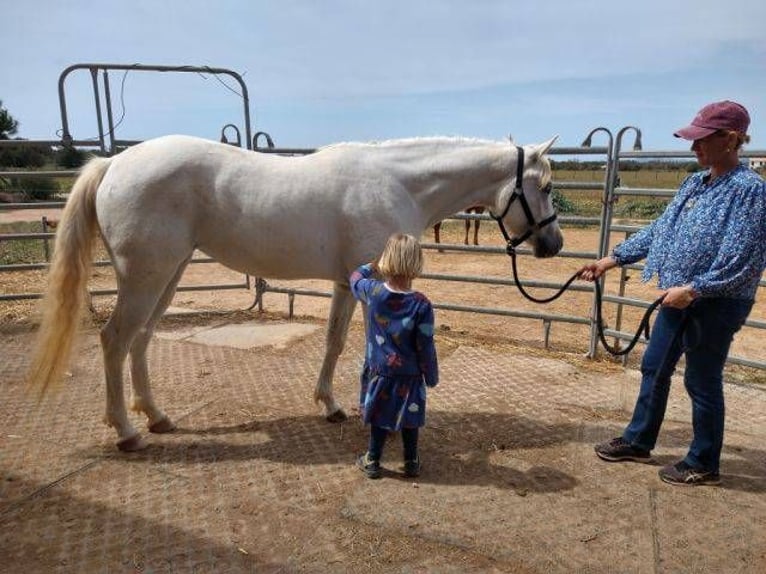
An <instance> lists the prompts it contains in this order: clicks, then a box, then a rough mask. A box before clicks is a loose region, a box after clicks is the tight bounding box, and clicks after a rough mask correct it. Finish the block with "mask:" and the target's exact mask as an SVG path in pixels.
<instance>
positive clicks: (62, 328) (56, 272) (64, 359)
mask: <svg viewBox="0 0 766 574" xmlns="http://www.w3.org/2000/svg"><path fill="white" fill-rule="evenodd" d="M110 163H111V160H110V159H107V158H94V159H92V160H90V161H89V162H88V163H87V165H85V167H84V168H83V169H82V172H81V173H80V175H79V177H78V178H77V181H75V184H74V186H73V187H72V192H71V193H70V194H69V199H68V201H67V204H66V207H65V208H64V213H63V214H62V216H61V220H60V221H59V224H58V227H57V229H56V243H55V248H54V253H53V262H52V263H51V266H50V270H49V272H48V285H47V288H46V292H45V296H44V297H43V301H42V319H41V323H40V328H39V331H38V334H37V341H36V343H35V347H34V351H33V355H32V364H31V366H30V370H29V375H28V378H27V386H28V388H29V389H30V390H32V391H35V392H36V393H37V394H38V397H39V398H42V397H43V395H45V393H46V392H47V391H48V390H49V389H51V388H55V387H56V386H57V385H58V384H59V383H60V382H61V379H62V376H63V374H64V370H65V368H66V367H67V365H68V362H69V358H70V355H71V352H72V344H73V342H74V338H75V335H76V332H77V329H78V327H79V324H80V316H81V314H82V310H83V307H84V306H85V304H86V301H87V296H88V292H87V283H88V277H89V276H90V269H91V254H92V250H93V243H94V240H95V239H96V234H97V231H98V222H97V220H96V201H95V200H96V190H97V189H98V186H99V185H100V183H101V180H102V179H103V177H104V174H105V173H106V170H107V169H108V168H109V164H110Z"/></svg>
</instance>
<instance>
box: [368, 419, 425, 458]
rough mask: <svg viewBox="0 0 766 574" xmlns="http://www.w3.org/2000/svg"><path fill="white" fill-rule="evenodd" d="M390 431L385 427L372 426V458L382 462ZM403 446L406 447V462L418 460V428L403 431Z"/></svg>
mask: <svg viewBox="0 0 766 574" xmlns="http://www.w3.org/2000/svg"><path fill="white" fill-rule="evenodd" d="M389 432H390V431H389V430H388V429H384V428H383V427H376V426H370V447H369V449H368V450H369V451H370V458H371V459H372V460H380V457H381V455H382V454H383V447H384V446H385V444H386V437H387V436H388V433H389ZM402 444H403V445H404V460H417V458H418V428H417V427H415V428H403V429H402Z"/></svg>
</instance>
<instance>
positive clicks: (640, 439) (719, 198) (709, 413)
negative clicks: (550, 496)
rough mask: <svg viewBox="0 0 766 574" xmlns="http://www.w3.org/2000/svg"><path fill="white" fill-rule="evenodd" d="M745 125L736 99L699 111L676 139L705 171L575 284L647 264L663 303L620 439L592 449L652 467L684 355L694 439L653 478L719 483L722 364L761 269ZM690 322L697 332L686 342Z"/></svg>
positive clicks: (759, 201) (764, 260)
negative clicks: (744, 157) (743, 152)
mask: <svg viewBox="0 0 766 574" xmlns="http://www.w3.org/2000/svg"><path fill="white" fill-rule="evenodd" d="M749 124H750V116H749V114H748V112H747V110H746V109H745V108H744V107H743V106H741V105H740V104H738V103H736V102H732V101H722V102H715V103H712V104H708V105H707V106H705V107H703V108H702V109H701V110H700V111H699V113H698V114H697V115H696V117H695V118H694V119H693V120H692V122H691V124H690V125H689V126H687V127H685V128H683V129H680V130H678V131H677V132H675V134H674V135H675V136H676V137H680V138H683V139H686V140H691V141H692V142H693V143H692V146H691V149H692V151H693V152H694V153H695V155H696V156H697V162H698V163H699V164H700V165H701V166H702V167H703V168H707V169H705V170H704V171H701V172H698V173H695V174H693V175H690V176H689V177H688V178H686V180H685V181H684V182H683V183H682V184H681V187H680V189H679V190H678V193H677V194H676V196H675V197H674V199H673V200H672V201H671V202H670V204H669V205H668V207H667V209H666V210H665V212H664V213H663V214H662V215H661V216H660V217H659V218H657V219H656V220H655V221H653V222H652V223H651V224H650V225H648V226H647V227H645V228H643V229H641V230H640V231H639V232H638V233H636V234H634V235H632V236H631V237H629V238H628V239H627V240H625V241H624V242H623V243H621V244H619V245H617V246H616V247H615V248H614V250H613V252H612V254H611V255H610V256H608V257H604V258H603V259H599V260H598V261H595V262H593V263H590V264H588V265H585V266H584V267H583V268H582V270H581V271H580V277H581V278H583V279H586V280H590V281H595V280H596V279H598V278H599V277H601V275H603V274H604V273H605V272H606V271H608V270H609V269H612V268H613V267H616V266H619V265H625V264H628V263H634V262H636V261H639V260H640V259H643V258H646V265H645V267H644V271H643V274H642V280H643V281H648V280H649V279H650V278H651V277H652V276H653V275H654V274H655V273H656V274H657V277H658V286H659V288H660V289H662V290H663V293H662V295H663V296H664V299H663V302H662V306H661V307H660V310H659V313H658V315H657V318H656V320H655V323H654V328H653V332H652V335H651V338H650V340H649V344H648V345H647V348H646V350H645V352H644V356H643V359H642V362H641V373H642V379H641V387H640V390H639V394H638V399H637V401H636V406H635V408H634V411H633V416H632V419H631V421H630V423H629V424H628V426H627V427H626V429H625V431H624V432H623V434H622V436H620V437H617V438H615V439H612V440H611V441H609V442H606V443H603V444H599V445H596V447H595V450H596V454H597V455H598V456H599V457H600V458H601V459H603V460H606V461H612V462H614V461H638V462H647V461H650V460H651V450H652V449H653V448H654V446H655V443H656V441H657V435H658V434H659V431H660V426H661V424H662V420H663V418H664V416H665V408H666V406H667V401H668V393H669V391H670V378H671V375H672V374H673V371H674V369H675V366H676V364H677V363H678V361H679V359H680V358H681V355H685V357H686V370H685V373H684V384H685V386H686V390H687V392H688V394H689V397H690V398H691V403H692V428H693V439H692V442H691V445H690V446H689V450H688V453H687V454H686V456H685V457H684V458H683V460H681V461H679V462H677V463H675V464H672V465H669V466H665V467H663V468H662V469H661V470H660V471H659V475H660V478H661V479H662V480H663V481H665V482H668V483H670V484H677V485H701V484H719V483H720V474H719V465H720V458H721V448H722V446H723V433H724V395H723V368H724V362H725V361H726V356H727V354H728V351H729V347H730V345H731V342H732V339H733V338H734V334H735V333H736V332H737V331H738V330H739V329H740V327H742V325H743V324H744V322H745V319H746V318H747V316H748V314H749V313H750V310H751V309H752V306H753V303H754V298H755V293H756V290H757V288H758V282H759V280H760V278H761V275H762V273H763V271H764V268H766V187H765V186H764V180H763V179H762V178H761V177H760V176H759V175H758V174H757V173H755V172H754V171H752V170H751V169H749V168H747V167H745V166H744V165H742V164H741V163H740V161H739V150H740V148H741V147H742V145H743V144H744V143H747V142H748V141H749V140H750V137H749V136H748V135H747V129H748V126H749ZM687 324H694V325H695V327H696V328H695V329H690V330H688V336H687V337H684V326H685V325H687ZM692 334H693V335H694V336H693V337H692V336H691V335H692ZM691 339H694V340H691Z"/></svg>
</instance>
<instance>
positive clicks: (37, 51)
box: [0, 0, 766, 150]
mask: <svg viewBox="0 0 766 574" xmlns="http://www.w3.org/2000/svg"><path fill="white" fill-rule="evenodd" d="M0 14H2V18H3V21H4V25H3V32H2V34H1V35H0V100H2V102H3V105H4V107H5V108H6V109H7V110H8V111H9V112H10V113H11V115H12V116H13V117H14V118H15V119H16V120H18V121H19V124H20V127H19V132H18V134H17V136H20V137H24V138H27V139H57V138H59V137H60V135H61V128H62V125H63V122H62V118H61V111H60V105H59V94H58V83H59V77H60V76H61V74H62V72H64V70H65V69H66V68H67V67H69V66H71V65H74V64H82V63H109V64H125V65H130V64H144V65H166V66H209V67H216V68H225V69H228V70H231V71H233V72H236V73H237V74H240V75H241V76H242V77H243V79H244V81H245V83H246V86H247V91H248V94H249V110H250V114H251V129H252V132H253V133H255V132H257V131H265V132H267V133H269V134H270V135H271V137H272V139H273V140H274V142H275V144H276V145H277V146H278V147H300V148H313V147H319V146H322V145H326V144H330V143H334V142H340V141H379V140H385V139H392V138H403V137H424V136H437V135H438V136H463V137H470V138H483V139H491V140H502V139H505V138H507V137H508V136H509V135H510V136H512V137H513V139H514V140H515V141H516V142H518V143H522V144H528V143H538V142H542V141H544V140H547V139H548V138H550V137H552V136H554V135H558V136H559V139H558V141H557V144H556V145H557V146H567V147H570V146H579V145H580V143H581V142H582V140H583V139H584V138H585V136H586V135H587V134H588V132H589V131H590V130H592V129H594V128H598V127H601V128H605V129H606V130H609V132H611V134H612V135H613V136H616V134H617V133H618V132H619V131H620V130H621V129H622V128H624V127H626V126H635V127H637V128H639V129H640V130H641V134H642V139H643V145H644V149H647V150H685V149H688V142H685V141H683V140H679V139H677V138H674V137H673V135H672V134H673V131H675V130H676V129H678V128H680V127H683V126H685V125H686V124H688V123H689V122H690V121H691V119H692V118H693V117H694V114H695V113H696V111H697V110H698V109H699V108H700V107H702V106H703V105H704V104H706V103H709V102H712V101H716V100H722V99H732V100H735V101H738V102H740V103H742V104H743V105H744V106H745V107H746V108H748V110H749V111H750V115H751V119H752V122H751V126H750V134H751V137H752V141H751V144H750V145H749V146H748V149H751V150H763V149H766V27H765V26H766V2H764V1H763V0H728V1H727V2H721V1H720V0H716V1H712V0H677V1H674V0H641V1H640V2H637V1H615V0H580V1H576V2H575V1H573V0H547V1H544V0H539V1H534V0H525V1H517V0H470V1H468V0H442V1H439V0H385V1H380V0H379V1H373V0H356V1H352V0H271V1H266V0H215V1H212V0H210V1H203V0H183V1H176V0H131V1H130V2H125V1H124V0H119V1H115V0H91V1H86V0H24V1H23V2H22V1H20V0H0ZM99 82H102V80H101V79H100V80H99ZM109 85H110V90H111V94H112V109H113V114H114V118H115V123H117V122H118V120H119V123H118V125H117V127H116V135H117V137H118V138H119V139H148V138H151V137H157V136H161V135H165V134H170V133H184V134H190V135H196V136H200V137H205V138H209V139H215V140H218V139H219V138H220V136H221V132H222V130H223V129H224V126H226V125H227V124H233V125H235V126H237V127H238V128H239V130H240V132H241V134H242V137H243V138H244V134H245V117H244V116H245V114H244V109H245V105H244V101H243V99H242V95H241V93H240V92H241V90H240V87H239V85H238V84H237V82H236V81H234V80H233V79H232V78H231V77H229V76H217V77H216V76H214V75H211V74H196V73H158V72H145V71H137V70H131V71H129V72H128V73H125V72H122V71H111V72H110V73H109ZM100 90H101V91H102V92H103V84H102V83H100ZM64 93H65V97H66V104H67V112H68V113H67V118H68V123H69V128H70V132H71V134H72V136H73V137H74V138H75V139H90V138H94V137H95V136H97V134H98V124H97V121H96V112H95V103H94V96H93V87H92V79H91V75H90V73H89V72H88V71H87V70H76V71H74V72H72V73H70V74H68V75H67V76H66V80H65V82H64ZM226 129H227V132H226V133H227V135H228V137H229V139H230V140H234V139H236V134H235V132H234V130H233V128H226ZM625 137H626V139H625V143H623V149H625V148H626V147H628V146H630V145H632V141H630V137H631V136H630V131H626V133H625ZM261 143H263V140H261ZM593 143H594V145H602V146H603V145H606V143H607V135H606V133H605V132H603V131H602V132H601V133H599V134H597V135H596V136H595V137H594V140H593Z"/></svg>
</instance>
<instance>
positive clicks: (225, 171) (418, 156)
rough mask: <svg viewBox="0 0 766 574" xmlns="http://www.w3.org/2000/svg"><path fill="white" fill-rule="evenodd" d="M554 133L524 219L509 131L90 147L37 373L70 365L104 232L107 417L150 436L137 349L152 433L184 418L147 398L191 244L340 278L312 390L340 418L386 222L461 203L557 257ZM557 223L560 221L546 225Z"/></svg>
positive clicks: (538, 161)
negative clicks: (97, 154) (158, 335)
mask: <svg viewBox="0 0 766 574" xmlns="http://www.w3.org/2000/svg"><path fill="white" fill-rule="evenodd" d="M555 139H556V138H552V139H551V140H549V141H547V142H545V143H543V144H539V145H533V146H527V147H525V148H523V151H524V156H525V158H526V159H525V161H524V162H523V166H522V169H523V176H522V178H521V179H522V185H523V192H522V193H523V196H524V198H525V199H526V203H527V204H528V207H529V209H531V213H532V216H533V217H534V218H535V220H536V221H535V222H530V221H529V216H528V215H525V213H524V211H528V210H523V209H522V206H521V205H520V204H521V203H524V201H522V202H512V201H511V199H512V198H514V195H515V196H516V197H518V196H519V193H518V192H519V191H520V190H516V192H514V187H515V184H516V183H517V179H518V177H517V157H518V156H519V150H521V149H522V148H517V147H515V146H514V145H509V144H508V142H488V141H478V140H470V139H455V138H422V139H420V138H416V139H405V140H394V141H387V142H382V143H371V144H362V143H342V144H336V145H331V146H327V147H325V148H322V149H320V150H318V151H317V152H315V153H314V154H311V155H307V156H303V157H282V156H278V155H268V154H261V153H254V152H252V151H246V150H242V149H238V148H235V147H232V146H230V145H225V144H219V143H215V142H212V141H207V140H203V139H197V138H192V137H186V136H167V137H161V138H157V139H154V140H149V141H146V142H144V143H142V144H139V145H137V146H135V147H132V148H130V149H128V150H126V151H124V152H122V153H120V154H119V155H117V156H115V157H112V158H109V159H105V158H96V159H93V160H91V161H90V162H89V163H88V164H87V165H86V166H85V167H84V168H83V170H82V173H81V174H80V176H79V177H78V179H77V181H76V182H75V184H74V187H73V188H72V192H71V194H70V195H69V200H68V201H67V205H66V208H65V209H64V213H63V215H62V218H61V221H60V222H59V227H58V232H57V235H56V247H55V254H54V258H53V262H52V264H51V268H50V272H49V279H48V289H47V293H46V295H45V298H44V300H43V318H42V323H41V326H40V329H39V333H38V340H37V344H36V349H35V353H34V356H33V360H32V365H31V369H30V375H29V384H30V386H31V387H32V388H34V389H36V390H37V391H38V393H39V394H40V396H42V395H43V394H44V393H45V392H46V390H47V389H48V388H49V387H53V386H55V384H56V383H57V382H58V381H59V380H60V379H61V376H62V374H63V372H64V370H65V369H66V367H67V364H68V361H69V357H70V354H71V348H72V339H73V337H74V335H75V333H76V330H77V327H78V324H79V320H80V315H81V312H82V308H83V302H84V300H85V295H86V289H87V286H86V284H87V280H88V277H89V271H90V265H91V249H92V244H93V241H94V239H95V237H96V234H97V233H100V234H101V237H102V238H103V240H104V243H105V245H106V248H107V250H108V251H109V255H110V257H111V260H112V263H113V265H114V270H115V274H116V279H117V288H118V295H117V302H116V304H115V307H114V311H113V312H112V315H111V317H110V319H109V321H108V322H107V324H106V325H105V326H104V327H103V329H102V330H101V344H102V348H103V355H104V371H105V375H106V418H105V422H106V423H107V424H109V425H111V426H112V427H114V428H115V429H116V431H117V437H118V441H117V446H118V448H119V449H121V450H125V451H131V450H137V449H141V448H143V447H144V446H146V443H145V442H144V440H143V439H142V437H141V435H140V434H139V433H138V431H137V430H136V429H135V428H134V427H133V425H132V424H131V423H130V421H129V419H128V416H127V412H126V405H125V397H124V394H123V374H122V373H123V366H124V363H125V360H126V358H127V356H128V355H130V375H131V381H132V393H131V395H132V396H131V399H132V400H131V408H132V409H133V410H136V411H142V412H143V413H145V415H146V416H147V418H148V427H149V431H150V432H157V433H162V432H169V431H172V430H173V429H174V428H175V426H174V424H173V423H172V422H171V421H170V419H169V418H168V417H167V415H166V414H165V413H164V412H163V411H162V410H160V409H159V408H158V407H157V405H156V404H155V402H154V399H153V398H152V393H151V389H150V385H149V371H148V366H147V360H146V352H147V346H148V344H149V341H150V339H151V336H152V332H153V330H154V327H155V325H156V323H157V321H158V320H159V319H160V317H162V315H163V313H164V312H165V310H166V308H167V307H168V305H169V304H170V302H171V299H172V298H173V295H174V293H175V290H176V286H177V285H178V281H179V279H180V278H181V275H182V273H183V271H184V269H185V267H186V265H187V263H188V262H189V259H190V258H191V257H192V253H193V252H194V250H195V249H199V250H201V251H203V252H204V253H206V254H208V255H210V256H211V257H214V258H215V259H216V260H218V261H219V262H220V263H222V264H224V265H226V266H228V267H231V268H232V269H235V270H238V271H241V272H243V273H248V274H250V275H253V276H257V277H272V278H285V279H297V278H320V279H329V280H332V281H333V282H334V291H333V298H332V304H331V310H330V317H329V321H328V326H327V349H326V354H325V358H324V361H323V364H322V368H321V372H320V374H319V379H318V382H317V385H316V389H315V392H314V398H315V400H316V401H317V402H318V401H321V402H322V403H323V404H324V409H325V415H326V416H327V418H328V420H331V421H338V420H344V419H345V418H346V415H345V413H344V412H343V410H342V409H341V407H340V406H339V405H338V404H337V403H336V402H335V399H334V397H333V391H332V378H333V373H334V370H335V365H336V363H337V360H338V357H339V355H340V353H341V352H342V350H343V346H344V343H345V339H346V334H347V329H348V325H349V321H350V319H351V316H352V314H353V311H354V307H355V300H354V298H353V297H352V296H351V294H350V291H349V288H348V276H349V273H350V272H351V271H352V270H353V269H354V268H355V267H357V266H358V265H360V264H361V263H363V262H366V261H370V260H371V259H373V258H374V257H376V256H377V255H378V254H379V253H380V251H381V250H382V248H383V246H384V244H385V242H386V239H387V238H388V237H389V235H390V234H391V233H393V232H399V231H401V232H406V233H410V234H412V235H414V236H415V237H420V236H421V235H422V233H423V231H424V230H425V229H427V228H429V227H431V226H432V225H434V224H435V223H436V222H438V221H440V220H442V219H443V218H445V217H447V216H449V215H451V214H453V213H455V212H457V211H459V210H460V209H461V208H463V207H465V206H466V205H483V206H486V207H488V208H489V209H491V210H493V211H494V212H495V213H502V214H503V215H502V221H503V223H504V225H505V226H506V227H507V228H508V229H510V230H511V233H516V234H521V233H525V232H528V231H532V235H531V236H530V237H529V238H528V239H527V241H528V242H529V243H530V244H531V246H532V247H533V249H534V253H535V255H536V256H538V257H549V256H553V255H555V254H556V253H558V252H559V250H560V249H561V247H562V244H563V239H562V235H561V231H560V229H559V226H558V223H556V222H555V221H552V222H550V220H551V219H553V218H555V214H554V211H553V207H552V205H551V198H550V194H549V193H547V191H550V187H547V188H546V186H547V185H548V183H549V182H550V178H551V168H550V164H549V162H548V160H547V158H546V157H544V154H545V153H546V152H547V151H548V150H549V149H550V147H551V146H552V145H553V142H554V141H555ZM511 203H513V204H512V205H511ZM509 206H510V209H509V208H508V207H509ZM546 219H547V220H548V221H549V222H550V225H545V226H542V227H541V226H538V225H535V223H538V224H539V223H540V222H542V221H543V220H546Z"/></svg>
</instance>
